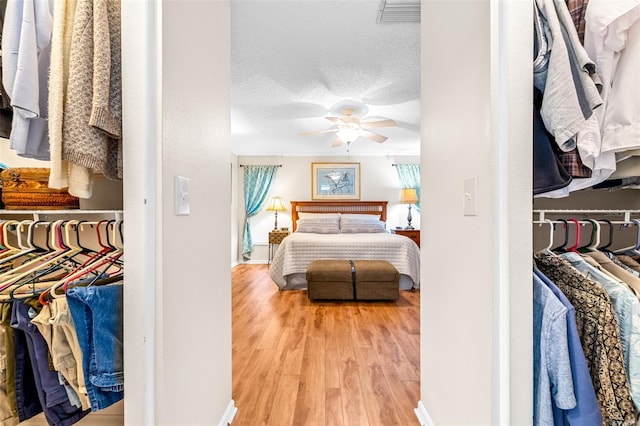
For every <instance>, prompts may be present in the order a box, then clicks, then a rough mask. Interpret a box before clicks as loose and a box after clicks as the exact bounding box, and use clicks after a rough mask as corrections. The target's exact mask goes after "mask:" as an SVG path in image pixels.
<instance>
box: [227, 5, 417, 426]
mask: <svg viewBox="0 0 640 426" xmlns="http://www.w3.org/2000/svg"><path fill="white" fill-rule="evenodd" d="M282 3H284V4H285V5H286V6H287V7H288V8H289V9H288V10H284V11H280V10H279V9H278V7H281V6H282ZM331 3H333V2H264V1H260V2H258V1H243V2H232V4H231V27H232V28H231V32H232V43H231V57H232V73H231V79H232V81H231V92H232V113H231V133H232V147H233V154H234V163H233V166H236V167H232V176H233V182H234V187H233V190H234V191H233V193H234V203H233V205H234V206H236V207H237V208H236V209H235V211H234V215H235V216H234V222H233V223H234V225H235V229H237V231H238V232H237V235H236V236H235V237H234V241H235V244H234V247H233V248H232V255H233V256H234V258H235V259H241V252H242V245H243V241H242V232H243V228H244V206H243V202H244V200H243V188H242V186H243V176H242V173H243V171H242V170H243V169H242V168H241V167H239V166H240V165H245V164H254V165H278V166H282V167H280V168H279V169H278V171H277V173H276V177H275V179H274V182H273V185H272V188H271V191H270V193H269V195H268V197H267V199H269V198H270V197H272V196H280V197H282V199H283V200H284V201H285V205H286V206H287V207H288V209H289V211H285V212H280V213H279V214H278V224H279V227H284V228H288V230H289V231H291V230H292V229H293V224H292V223H291V211H290V207H289V206H290V204H289V203H290V202H292V201H295V200H303V201H304V200H310V199H312V198H313V190H311V191H310V190H309V188H311V187H312V182H311V180H312V177H311V173H310V169H311V164H312V163H354V162H355V163H358V164H359V166H360V171H361V173H360V176H359V179H360V180H359V183H360V186H361V194H360V198H359V199H361V200H382V201H387V202H388V210H387V215H388V220H387V228H388V229H396V228H398V229H404V228H406V227H407V205H406V204H401V203H400V198H399V197H400V187H399V184H398V179H399V178H398V173H397V170H396V167H394V166H395V165H396V164H399V163H413V164H420V162H421V153H420V48H419V46H420V24H419V23H415V22H414V23H405V24H391V25H386V26H385V25H384V24H380V23H378V22H376V19H377V12H378V11H377V9H378V5H377V4H376V3H374V2H350V1H347V2H340V5H341V7H342V10H341V11H340V13H339V14H336V13H335V10H334V11H331V10H327V9H326V7H327V5H331ZM365 3H369V6H371V5H373V10H367V11H362V10H359V9H358V8H362V7H363V5H364V4H365ZM418 4H419V2H418ZM333 6H334V7H335V3H334V5H333ZM298 8H306V9H305V10H302V9H298ZM261 16H270V17H273V16H276V17H277V18H274V19H275V20H276V21H277V22H274V21H273V20H271V19H270V20H269V21H268V22H267V21H266V20H263V19H261V18H260V17H261ZM292 18H293V19H292ZM343 20H344V22H343ZM354 22H358V25H354ZM327 23H330V24H329V26H327V25H328V24H327ZM361 28H364V29H365V30H364V31H363V34H362V35H361V34H359V33H360V30H361ZM393 28H395V29H396V30H399V31H398V33H397V34H395V35H392V34H391V31H393ZM309 33H310V34H309ZM379 33H383V34H379ZM293 34H295V36H292V35H293ZM314 37H315V38H314ZM378 37H381V38H382V39H381V38H378ZM385 38H386V39H388V40H396V41H397V42H398V43H400V45H401V46H400V47H398V46H396V47H395V48H391V47H389V46H388V45H387V42H386V41H385V40H383V39H385ZM346 40H348V42H346ZM385 49H390V50H385ZM372 50H373V53H367V52H371V51H372ZM334 53H335V54H337V55H338V56H337V58H338V59H335V58H334V57H333V54H334ZM392 68H393V70H394V74H393V75H392V76H390V75H386V74H385V70H388V69H392ZM345 102H350V103H351V104H350V105H349V106H352V105H355V108H354V111H353V113H351V114H350V115H352V116H355V117H357V119H358V120H361V121H362V122H367V121H379V120H384V119H389V120H393V121H394V122H395V123H396V125H395V126H392V127H381V128H375V129H372V130H375V132H376V133H379V134H380V135H382V136H384V137H385V138H388V139H386V140H385V141H384V142H378V141H372V140H371V139H366V138H361V139H360V140H357V141H355V142H353V143H349V144H337V143H336V146H332V145H333V144H334V142H336V138H337V134H336V133H337V132H333V131H331V129H332V126H334V125H335V124H336V121H335V119H336V118H337V119H340V120H342V118H341V117H344V116H345V114H344V108H343V107H344V106H345ZM336 106H337V107H336ZM311 131H319V132H321V133H320V134H315V135H308V136H300V134H301V133H305V132H311ZM325 131H326V132H325ZM411 214H412V219H411V225H413V227H414V228H415V230H414V231H417V235H419V229H420V213H419V211H417V210H416V209H412V210H411ZM273 226H274V214H273V212H271V211H261V212H259V213H258V214H257V215H255V216H254V217H252V219H251V228H252V233H253V242H254V248H253V252H252V257H251V260H250V261H248V262H245V263H241V264H240V265H238V266H236V267H234V268H233V270H232V281H233V288H232V307H233V308H232V310H233V322H232V324H233V328H232V332H233V334H232V340H233V398H234V400H235V402H236V405H237V406H238V408H239V411H238V414H237V418H236V419H237V421H238V422H241V423H242V422H246V423H247V424H257V423H261V422H265V421H266V420H268V421H269V422H271V423H276V424H282V425H287V424H292V425H293V424H324V423H325V420H327V419H328V418H330V416H333V415H336V413H341V415H342V416H345V417H344V418H343V423H344V424H356V423H359V421H360V420H362V419H358V418H357V416H358V413H360V414H365V415H366V413H368V410H370V409H371V407H378V408H379V410H377V411H376V412H377V413H388V415H389V418H384V419H382V418H381V419H377V420H376V421H375V422H378V423H381V424H389V423H391V424H412V423H415V414H414V411H413V410H414V408H415V407H416V404H417V403H418V401H419V399H420V292H419V291H407V292H404V294H403V295H402V297H401V298H400V299H399V300H398V301H397V302H396V303H388V302H386V303H385V302H373V303H372V302H332V301H327V302H326V303H324V302H320V303H318V302H314V303H311V302H310V301H309V300H308V298H307V295H306V292H305V291H296V290H293V291H278V288H277V286H276V285H275V284H274V282H273V281H272V280H271V278H270V277H269V273H268V265H267V264H266V263H268V261H270V260H271V256H270V248H271V247H270V244H269V242H268V235H269V233H270V231H271V230H272V229H273ZM412 235H414V238H415V235H416V232H414V233H413V234H412ZM418 242H419V237H418ZM239 262H241V261H239ZM395 326H398V327H399V328H398V329H394V327H395ZM405 333H406V334H405ZM380 389H382V394H380V395H378V396H377V397H374V399H371V400H369V399H367V398H370V397H372V395H375V394H376V390H380ZM350 404H353V405H350ZM248 411H251V413H247V412H248ZM374 411H375V410H374ZM244 415H250V416H251V417H250V418H246V417H243V416H244ZM369 415H378V414H373V413H369ZM360 424H367V423H360Z"/></svg>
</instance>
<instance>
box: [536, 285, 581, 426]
mask: <svg viewBox="0 0 640 426" xmlns="http://www.w3.org/2000/svg"><path fill="white" fill-rule="evenodd" d="M566 315H567V308H566V307H565V306H564V305H563V304H562V302H560V300H558V298H557V297H556V296H555V295H554V294H553V292H552V291H551V290H550V289H549V288H548V287H547V286H545V285H544V283H543V282H542V280H540V278H538V277H537V276H535V275H533V380H534V382H533V395H534V405H533V424H534V425H551V424H553V405H554V404H555V405H556V406H557V407H559V408H561V409H564V410H569V409H571V408H574V407H575V406H576V398H575V394H574V392H573V378H572V373H571V362H570V359H569V346H568V341H567V319H566ZM552 401H553V403H552Z"/></svg>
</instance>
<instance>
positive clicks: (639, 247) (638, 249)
mask: <svg viewBox="0 0 640 426" xmlns="http://www.w3.org/2000/svg"><path fill="white" fill-rule="evenodd" d="M631 221H632V222H633V223H635V224H636V227H637V229H638V234H637V235H636V246H635V247H634V248H633V249H631V250H630V252H631V253H632V254H640V219H631Z"/></svg>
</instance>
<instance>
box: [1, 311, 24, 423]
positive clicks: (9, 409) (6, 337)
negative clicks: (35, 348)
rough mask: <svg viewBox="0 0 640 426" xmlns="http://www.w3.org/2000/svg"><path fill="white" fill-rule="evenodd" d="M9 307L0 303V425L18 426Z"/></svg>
mask: <svg viewBox="0 0 640 426" xmlns="http://www.w3.org/2000/svg"><path fill="white" fill-rule="evenodd" d="M18 421H19V419H18V408H17V406H16V367H15V355H14V350H13V329H12V328H11V305H10V304H9V303H0V425H2V426H13V425H16V424H18Z"/></svg>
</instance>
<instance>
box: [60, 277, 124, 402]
mask: <svg viewBox="0 0 640 426" xmlns="http://www.w3.org/2000/svg"><path fill="white" fill-rule="evenodd" d="M122 290H123V287H122V285H104V286H89V287H74V288H71V289H69V290H67V303H68V304H69V312H71V318H72V319H73V324H74V325H75V328H76V334H77V336H78V343H79V345H80V349H81V350H82V370H83V372H84V379H85V386H86V388H87V394H88V395H89V401H90V402H91V409H92V410H93V411H96V410H101V409H103V408H106V407H108V406H110V405H111V404H114V403H116V402H118V401H120V400H121V399H122V398H123V397H124V372H123V359H122V357H123V352H122V351H123V348H122V338H123V327H122V295H123V292H122Z"/></svg>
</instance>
